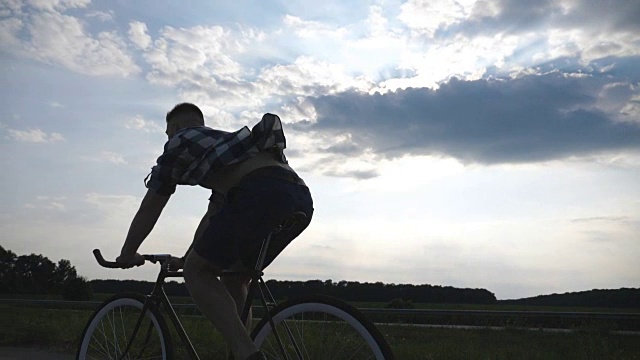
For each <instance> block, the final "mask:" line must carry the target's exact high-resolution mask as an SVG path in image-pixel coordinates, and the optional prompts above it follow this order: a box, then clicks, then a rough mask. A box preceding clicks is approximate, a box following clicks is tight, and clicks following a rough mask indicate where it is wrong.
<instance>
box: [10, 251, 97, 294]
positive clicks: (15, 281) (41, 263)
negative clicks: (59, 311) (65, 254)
mask: <svg viewBox="0 0 640 360" xmlns="http://www.w3.org/2000/svg"><path fill="white" fill-rule="evenodd" d="M0 294H47V295H56V296H62V298H63V299H65V300H88V299H90V298H91V296H92V291H91V285H90V284H89V283H88V282H87V280H86V279H85V278H84V277H82V276H78V273H77V271H76V268H75V267H74V266H72V265H71V262H70V261H69V260H65V259H62V260H60V261H58V263H57V264H56V263H54V262H53V261H51V260H49V259H48V258H46V257H44V256H42V255H36V254H30V255H20V256H17V255H16V254H15V253H14V252H13V251H11V250H6V249H5V248H4V247H2V246H0Z"/></svg>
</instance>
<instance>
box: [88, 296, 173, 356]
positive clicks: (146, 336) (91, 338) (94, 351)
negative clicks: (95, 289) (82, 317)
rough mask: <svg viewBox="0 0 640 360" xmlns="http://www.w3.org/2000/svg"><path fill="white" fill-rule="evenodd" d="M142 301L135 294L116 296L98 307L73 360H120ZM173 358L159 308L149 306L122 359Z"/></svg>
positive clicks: (166, 329) (143, 298)
mask: <svg viewBox="0 0 640 360" xmlns="http://www.w3.org/2000/svg"><path fill="white" fill-rule="evenodd" d="M145 300H146V299H145V297H144V296H143V295H140V294H135V293H123V294H118V295H115V296H113V297H112V298H110V299H109V300H107V301H105V302H104V303H102V305H100V307H99V308H98V310H96V312H95V313H94V314H93V316H92V317H91V319H90V320H89V321H88V322H87V325H86V326H85V328H84V331H83V332H82V337H81V338H80V342H79V345H78V351H77V353H76V359H78V360H85V359H110V360H116V359H120V357H122V354H121V352H122V351H124V350H125V348H126V346H127V342H128V341H129V337H130V335H131V333H132V332H133V329H134V327H135V324H136V322H137V320H138V317H139V315H140V312H141V310H142V307H143V306H144V302H145ZM137 358H144V359H162V360H171V359H172V358H173V347H172V345H171V335H170V333H169V329H168V328H167V324H166V322H165V320H164V317H163V316H162V314H161V313H160V311H159V310H158V308H157V307H156V306H155V305H153V304H150V306H149V307H148V308H147V312H146V315H145V319H144V320H143V321H142V323H141V325H140V327H139V329H138V333H137V335H136V337H135V338H134V340H133V343H132V345H131V348H130V350H129V352H128V353H127V355H126V356H125V357H124V359H137Z"/></svg>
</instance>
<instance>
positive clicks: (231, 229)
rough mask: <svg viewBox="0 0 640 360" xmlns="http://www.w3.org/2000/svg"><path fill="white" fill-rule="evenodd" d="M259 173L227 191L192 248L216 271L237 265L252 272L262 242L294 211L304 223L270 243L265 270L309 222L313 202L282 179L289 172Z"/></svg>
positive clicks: (301, 189) (300, 188)
mask: <svg viewBox="0 0 640 360" xmlns="http://www.w3.org/2000/svg"><path fill="white" fill-rule="evenodd" d="M264 170H265V169H260V174H259V175H258V176H251V174H250V175H249V176H247V177H245V178H244V179H243V180H241V181H240V183H239V184H238V185H237V186H236V187H234V188H232V189H231V190H229V192H228V194H227V199H226V200H225V203H224V205H223V206H222V207H221V209H220V211H218V213H217V214H216V215H214V216H213V217H211V218H210V219H209V226H208V227H207V228H206V230H205V231H204V233H203V235H202V237H201V238H200V239H199V240H198V242H197V243H196V244H195V247H194V249H195V251H196V252H197V253H198V255H200V256H202V257H204V258H205V259H207V260H208V261H210V262H212V263H213V264H215V265H216V266H218V267H220V268H222V269H228V268H229V267H230V266H231V265H234V264H236V263H237V262H238V261H240V262H241V263H242V265H244V267H246V268H253V267H254V266H255V264H256V262H257V259H258V254H259V253H260V248H261V246H262V242H263V240H264V239H265V238H266V237H267V235H268V234H269V233H270V232H271V231H272V230H273V229H274V228H275V227H276V226H277V225H278V224H279V223H281V222H282V221H283V220H284V219H286V218H287V217H289V216H290V215H291V214H292V213H294V212H296V211H302V212H304V213H305V214H306V215H307V219H306V221H305V222H304V223H303V224H300V225H299V226H296V227H295V228H294V229H292V230H291V231H289V232H282V233H279V234H278V235H277V236H274V237H272V238H271V244H270V245H269V250H268V252H267V256H266V258H265V262H264V266H263V267H266V266H267V265H269V264H270V263H271V262H272V261H273V260H274V259H275V257H276V256H278V254H280V252H282V250H284V248H285V247H286V246H287V245H289V243H290V242H291V241H292V240H293V239H295V238H296V237H297V236H298V235H300V233H302V231H303V230H304V229H306V228H307V226H308V225H309V223H310V222H311V217H312V215H313V201H312V199H311V194H310V192H309V189H308V188H307V187H306V186H304V185H301V184H299V183H296V182H295V181H292V180H290V179H287V177H290V176H294V177H295V175H293V174H292V173H291V172H290V171H287V170H285V169H282V168H279V167H275V168H268V169H267V171H264Z"/></svg>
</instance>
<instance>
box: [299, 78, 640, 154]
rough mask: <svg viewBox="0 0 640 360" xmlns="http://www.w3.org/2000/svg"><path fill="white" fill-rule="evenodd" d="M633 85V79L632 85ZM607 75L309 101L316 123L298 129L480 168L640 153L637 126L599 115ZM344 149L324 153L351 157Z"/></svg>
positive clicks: (455, 83)
mask: <svg viewBox="0 0 640 360" xmlns="http://www.w3.org/2000/svg"><path fill="white" fill-rule="evenodd" d="M637 81H638V79H637V78H636V79H635V82H637ZM609 82H611V83H613V82H615V81H614V79H610V77H609V76H608V75H606V74H592V75H590V76H587V75H584V74H582V75H568V74H564V73H560V72H554V73H549V74H546V75H528V76H524V77H520V78H516V79H510V78H507V79H489V80H487V79H482V80H475V81H461V80H457V79H452V80H450V81H449V82H447V83H443V84H441V86H440V88H439V89H437V90H432V89H428V88H415V89H412V88H410V89H406V90H399V91H396V92H391V93H386V94H379V93H376V94H374V95H369V94H365V93H360V92H355V91H349V92H344V93H340V94H336V95H331V96H322V97H317V98H312V99H310V101H311V103H312V104H313V106H314V107H315V109H316V112H317V114H318V119H317V122H316V123H313V124H311V123H308V122H300V123H298V124H297V125H296V127H297V128H298V129H299V130H303V129H305V130H313V131H320V132H324V133H325V135H327V136H331V134H334V135H335V136H337V135H339V134H342V135H344V134H350V135H351V138H350V143H351V144H352V145H354V144H357V145H358V146H359V147H361V148H367V149H370V150H371V151H372V152H373V153H374V154H376V155H378V156H382V157H391V158H393V157H398V156H402V155H405V154H414V155H418V154H425V155H427V154H428V155H440V156H447V157H454V158H457V159H459V160H461V161H463V162H473V163H481V164H496V163H523V162H537V161H545V160H553V159H562V158H566V157H570V156H584V155H590V154H596V153H601V152H606V151H619V150H624V149H630V148H635V149H639V148H640V125H638V123H629V122H626V123H625V122H619V121H615V120H614V119H612V118H610V116H608V115H607V113H605V112H603V111H601V110H598V108H597V107H596V105H597V102H598V101H601V99H599V96H600V94H601V93H603V91H602V90H603V89H604V88H605V87H606V86H605V85H606V84H607V83H609ZM352 145H349V144H348V143H344V142H343V143H340V144H338V145H336V146H334V147H331V148H329V149H327V150H328V151H329V150H330V151H332V152H336V151H339V150H340V149H343V151H344V152H345V155H349V154H354V153H356V152H355V150H354V147H353V146H352Z"/></svg>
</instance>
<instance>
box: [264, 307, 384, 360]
mask: <svg viewBox="0 0 640 360" xmlns="http://www.w3.org/2000/svg"><path fill="white" fill-rule="evenodd" d="M269 313H270V317H271V319H272V320H273V323H274V324H275V327H276V332H274V331H272V327H271V325H270V321H269V317H268V316H265V317H263V318H262V320H261V321H260V322H259V323H258V325H257V326H256V327H255V329H254V330H253V332H252V333H251V339H252V340H253V341H254V343H255V344H256V345H257V346H258V348H259V349H260V350H261V351H262V352H263V353H264V354H265V356H266V357H267V359H269V360H271V359H305V360H320V359H331V360H338V359H354V360H355V359H376V360H393V359H394V356H393V353H392V352H391V349H390V347H389V344H387V342H386V340H385V339H384V336H383V335H382V334H381V333H380V331H379V330H378V329H377V328H376V327H375V325H374V324H373V323H372V322H371V321H370V320H369V319H367V318H366V317H365V316H364V315H363V314H362V313H361V312H360V311H358V310H357V309H356V308H354V307H353V306H351V305H349V304H347V303H345V302H344V301H342V300H339V299H336V298H332V297H328V296H320V295H311V296H304V297H301V298H299V299H294V300H291V301H286V302H284V303H282V304H280V305H278V306H277V307H275V308H274V309H272V310H271V311H270V312H269ZM287 327H288V328H289V331H287ZM275 333H277V334H278V337H279V338H280V339H281V341H282V345H283V346H282V347H283V348H284V349H282V350H284V352H285V353H286V356H284V357H283V355H282V350H281V349H280V346H279V345H278V343H277V340H276V335H275ZM292 337H293V338H294V339H293V341H292ZM294 343H295V345H294Z"/></svg>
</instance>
